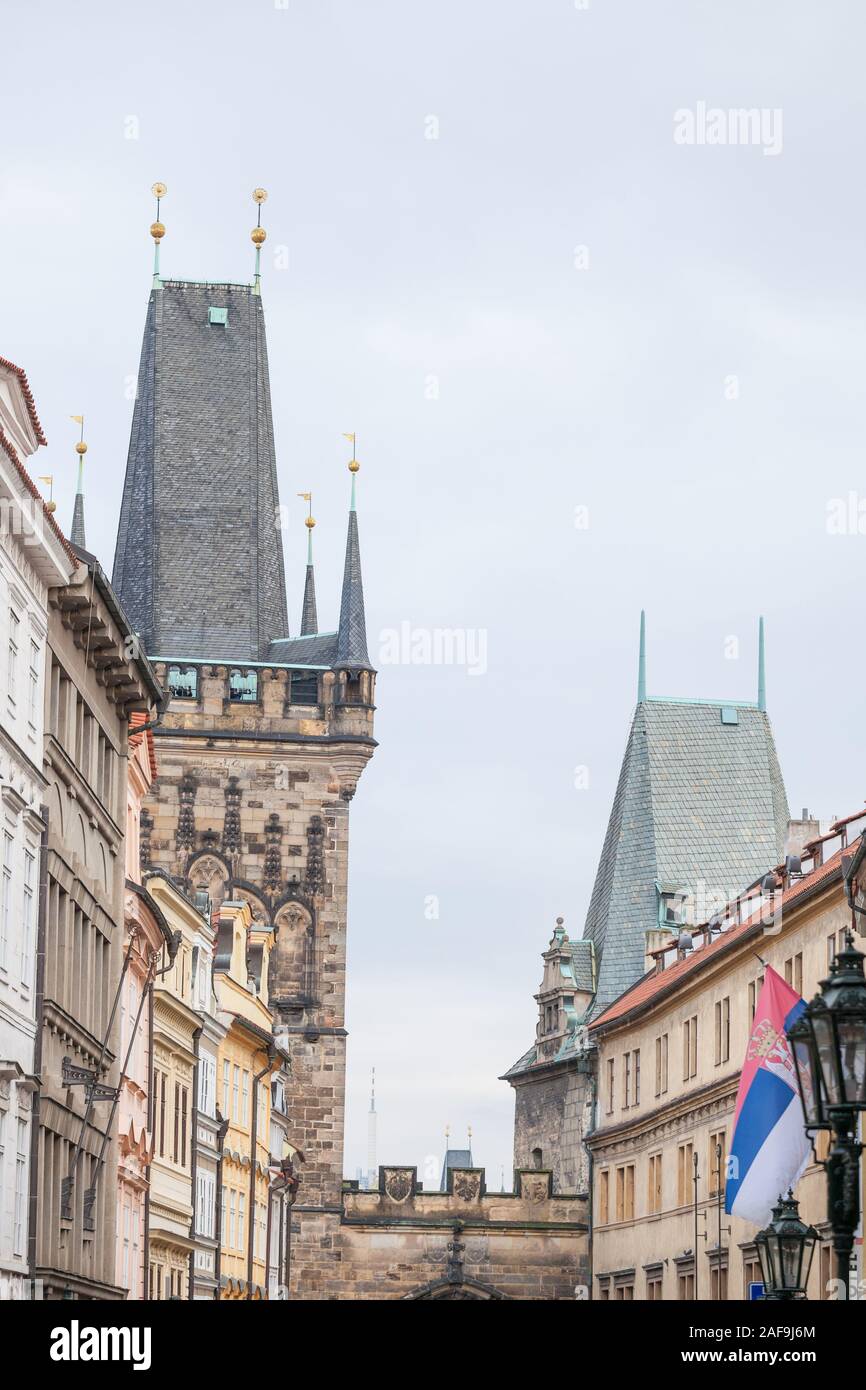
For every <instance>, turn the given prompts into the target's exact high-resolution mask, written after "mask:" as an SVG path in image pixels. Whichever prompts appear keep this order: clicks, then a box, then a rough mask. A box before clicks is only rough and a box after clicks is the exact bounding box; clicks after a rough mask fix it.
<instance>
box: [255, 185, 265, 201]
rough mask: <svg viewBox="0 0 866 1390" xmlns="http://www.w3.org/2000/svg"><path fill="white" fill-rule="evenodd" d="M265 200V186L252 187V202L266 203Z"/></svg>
mask: <svg viewBox="0 0 866 1390" xmlns="http://www.w3.org/2000/svg"><path fill="white" fill-rule="evenodd" d="M267 200H268V194H267V189H265V188H254V189H253V202H254V203H266V202H267Z"/></svg>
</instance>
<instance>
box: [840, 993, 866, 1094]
mask: <svg viewBox="0 0 866 1390" xmlns="http://www.w3.org/2000/svg"><path fill="white" fill-rule="evenodd" d="M836 1027H837V1033H838V1038H839V1064H840V1080H841V1083H842V1092H843V1097H844V1101H845V1103H846V1104H847V1105H856V1106H862V1105H864V1104H866V1019H864V1018H863V1016H862V1015H861V1014H860V1012H859V1011H858V1012H857V1013H856V1014H854V1015H850V1014H849V1015H848V1016H847V1017H846V1016H845V1015H843V1016H842V1017H841V1018H840V1019H839V1020H838V1022H837V1025H836Z"/></svg>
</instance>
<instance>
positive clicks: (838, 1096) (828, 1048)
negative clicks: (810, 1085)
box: [812, 1009, 845, 1106]
mask: <svg viewBox="0 0 866 1390" xmlns="http://www.w3.org/2000/svg"><path fill="white" fill-rule="evenodd" d="M834 1022H835V1020H834V1018H833V1017H832V1015H831V1014H830V1013H829V1012H828V1011H827V1010H826V1009H822V1010H821V1011H820V1012H819V1011H818V1010H815V1011H814V1012H813V1014H812V1028H813V1029H814V1032H815V1047H816V1050H817V1053H818V1066H819V1067H820V1071H821V1079H822V1081H823V1083H824V1089H825V1091H826V1094H827V1103H828V1105H831V1106H833V1105H844V1104H845V1097H844V1092H843V1087H842V1079H841V1077H840V1075H839V1066H838V1063H839V1054H838V1051H837V1048H836V1029H835V1028H834V1026H833V1025H834Z"/></svg>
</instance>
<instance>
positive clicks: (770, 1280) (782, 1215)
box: [755, 1188, 818, 1303]
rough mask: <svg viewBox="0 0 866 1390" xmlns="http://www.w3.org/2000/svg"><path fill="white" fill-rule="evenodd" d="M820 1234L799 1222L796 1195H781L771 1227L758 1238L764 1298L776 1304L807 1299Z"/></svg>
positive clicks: (790, 1192) (757, 1244)
mask: <svg viewBox="0 0 866 1390" xmlns="http://www.w3.org/2000/svg"><path fill="white" fill-rule="evenodd" d="M817 1240H818V1232H817V1231H816V1230H815V1227H814V1226H807V1225H806V1224H805V1223H804V1222H803V1221H801V1220H800V1211H799V1208H798V1206H797V1203H796V1201H795V1198H794V1194H793V1192H792V1191H791V1190H790V1188H789V1189H788V1195H787V1197H783V1196H781V1194H780V1196H779V1200H778V1202H777V1204H776V1206H774V1207H773V1215H772V1217H771V1219H770V1224H769V1226H765V1227H764V1229H763V1231H759V1232H758V1234H757V1235H756V1236H755V1246H756V1247H757V1251H758V1259H759V1260H760V1262H761V1274H762V1276H763V1280H764V1290H765V1292H764V1297H765V1298H768V1299H774V1300H775V1301H777V1302H780V1303H781V1302H792V1301H793V1300H794V1299H804V1298H805V1297H806V1286H807V1284H808V1283H809V1270H810V1269H811V1267H812V1256H813V1255H814V1253H815V1244H816V1242H817Z"/></svg>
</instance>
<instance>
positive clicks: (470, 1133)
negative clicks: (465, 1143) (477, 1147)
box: [468, 1125, 472, 1164]
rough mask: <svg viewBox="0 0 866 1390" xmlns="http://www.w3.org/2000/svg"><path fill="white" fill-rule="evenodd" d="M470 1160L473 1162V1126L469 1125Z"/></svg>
mask: <svg viewBox="0 0 866 1390" xmlns="http://www.w3.org/2000/svg"><path fill="white" fill-rule="evenodd" d="M468 1128H469V1162H470V1164H471V1163H472V1126H471V1125H469V1127H468Z"/></svg>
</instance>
